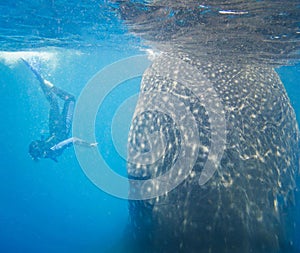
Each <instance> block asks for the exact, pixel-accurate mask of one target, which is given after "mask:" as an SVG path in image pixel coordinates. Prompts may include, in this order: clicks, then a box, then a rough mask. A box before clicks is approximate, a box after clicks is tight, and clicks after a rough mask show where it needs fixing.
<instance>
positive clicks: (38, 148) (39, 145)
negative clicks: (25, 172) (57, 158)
mask: <svg viewBox="0 0 300 253" xmlns="http://www.w3.org/2000/svg"><path fill="white" fill-rule="evenodd" d="M44 146H45V141H42V140H35V141H32V142H31V143H30V145H29V148H28V152H29V154H30V156H31V157H32V159H33V160H34V161H38V160H39V159H41V158H44V154H45V150H44Z"/></svg>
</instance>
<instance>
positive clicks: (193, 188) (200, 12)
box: [119, 0, 300, 253]
mask: <svg viewBox="0 0 300 253" xmlns="http://www.w3.org/2000/svg"><path fill="white" fill-rule="evenodd" d="M296 2H297V1H286V2H285V4H284V5H282V3H280V2H279V1H202V2H201V4H200V3H199V1H184V2H182V1H168V0H164V1H119V11H120V14H121V16H122V18H123V19H124V20H126V22H127V24H128V26H129V29H130V31H132V32H133V33H135V34H136V35H137V36H140V37H141V38H143V39H144V41H145V44H147V45H148V46H150V47H152V48H155V49H156V50H157V51H159V52H160V54H159V56H157V57H156V58H155V59H154V60H153V62H152V64H151V66H150V67H149V68H148V69H147V70H146V71H145V73H144V75H143V78H142V82H141V88H140V95H139V99H138V102H137V106H136V111H135V114H134V116H133V119H132V124H131V128H130V133H129V137H128V165H127V168H128V176H129V178H131V179H136V180H148V179H155V178H159V180H156V181H152V182H153V183H152V185H149V186H147V187H145V188H144V189H141V188H139V187H137V186H136V185H135V184H132V185H131V186H130V191H132V192H136V191H140V196H141V199H136V200H130V201H129V212H130V220H129V225H128V229H127V233H126V236H127V241H128V245H127V246H126V247H127V251H128V252H188V253H191V252H201V253H202V252H203V253H209V252H213V253H214V252H218V253H225V252H226V253H227V252H228V253H229V252H230V253H234V252H243V253H248V252H249V253H250V252H255V253H261V252H297V249H296V246H295V244H296V241H295V231H296V229H297V224H296V219H295V216H296V210H297V200H296V198H295V194H297V185H298V184H299V183H298V182H299V129H298V125H297V121H296V117H295V112H294V110H293V108H292V106H291V103H290V100H289V98H288V95H287V92H286V90H285V87H284V85H283V83H282V82H281V80H280V78H279V76H278V74H277V73H276V71H275V69H274V68H275V67H278V66H280V65H282V64H288V63H291V62H293V61H294V60H297V59H299V44H300V43H299V32H298V30H297V29H298V28H297V16H298V15H299V6H297V3H296ZM297 13H298V14H297ZM150 193H151V194H150ZM153 193H154V194H153ZM143 196H144V197H143ZM298 205H299V204H298Z"/></svg>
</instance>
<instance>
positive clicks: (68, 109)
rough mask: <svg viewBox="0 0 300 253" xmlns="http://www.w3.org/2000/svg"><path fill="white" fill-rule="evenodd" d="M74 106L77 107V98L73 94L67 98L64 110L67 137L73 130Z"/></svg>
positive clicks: (63, 116) (63, 118)
mask: <svg viewBox="0 0 300 253" xmlns="http://www.w3.org/2000/svg"><path fill="white" fill-rule="evenodd" d="M74 108H75V98H74V97H73V96H72V97H71V98H69V99H68V100H66V102H65V104H64V108H63V111H62V120H63V122H64V128H65V133H66V137H67V136H68V135H69V133H70V131H71V127H72V120H73V112H74Z"/></svg>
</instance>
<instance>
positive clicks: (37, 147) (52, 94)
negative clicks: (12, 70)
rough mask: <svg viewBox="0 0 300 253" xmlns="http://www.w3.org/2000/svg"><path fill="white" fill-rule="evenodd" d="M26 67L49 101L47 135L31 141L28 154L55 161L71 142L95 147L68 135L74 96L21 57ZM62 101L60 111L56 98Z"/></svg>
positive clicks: (36, 158) (33, 157) (35, 158)
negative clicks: (44, 77)
mask: <svg viewBox="0 0 300 253" xmlns="http://www.w3.org/2000/svg"><path fill="white" fill-rule="evenodd" d="M22 61H23V62H24V63H25V64H26V66H27V67H29V68H30V70H31V71H32V72H33V73H34V75H35V76H36V78H37V79H38V81H39V83H40V86H41V88H42V90H43V92H44V94H45V97H46V99H47V100H48V102H49V103H50V112H49V131H50V133H49V136H48V137H47V138H44V137H43V136H42V137H41V139H40V140H35V141H32V142H31V143H30V145H29V150H28V151H29V154H30V156H31V157H32V159H33V160H35V161H37V160H39V159H42V158H50V159H52V160H53V161H55V162H57V157H58V156H60V155H61V154H62V153H63V151H64V150H65V149H66V148H67V147H70V146H71V145H72V144H79V145H83V146H87V147H95V146H97V143H88V142H86V141H84V140H81V139H79V138H76V137H69V134H70V131H71V127H72V118H73V111H74V107H75V97H74V96H73V95H71V94H69V93H67V92H66V91H63V90H62V89H59V88H57V87H56V86H54V85H53V84H52V83H51V82H49V81H47V80H45V79H43V78H42V77H41V75H40V74H39V73H38V72H37V70H36V69H34V68H33V67H32V66H31V65H30V64H29V63H28V62H27V61H25V60H24V59H22ZM56 97H58V98H60V99H62V100H63V101H64V106H63V110H62V112H61V113H60V109H59V105H58V101H57V98H56Z"/></svg>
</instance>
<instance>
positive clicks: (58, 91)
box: [51, 86, 75, 101]
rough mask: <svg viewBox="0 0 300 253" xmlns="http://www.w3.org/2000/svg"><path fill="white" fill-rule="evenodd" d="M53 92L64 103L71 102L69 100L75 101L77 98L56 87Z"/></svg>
mask: <svg viewBox="0 0 300 253" xmlns="http://www.w3.org/2000/svg"><path fill="white" fill-rule="evenodd" d="M51 91H52V92H53V93H54V94H55V95H57V96H58V97H59V98H60V99H62V100H64V101H69V100H70V101H75V97H74V96H73V95H72V94H70V93H68V92H66V91H64V90H62V89H60V88H58V87H56V86H53V87H52V89H51Z"/></svg>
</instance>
